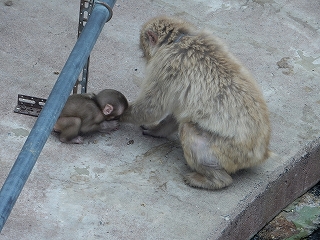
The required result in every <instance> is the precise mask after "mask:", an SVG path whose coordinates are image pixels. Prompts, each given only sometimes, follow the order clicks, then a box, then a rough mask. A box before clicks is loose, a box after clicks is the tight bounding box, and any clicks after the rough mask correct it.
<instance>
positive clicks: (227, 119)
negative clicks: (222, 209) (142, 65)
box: [120, 17, 270, 189]
mask: <svg viewBox="0 0 320 240" xmlns="http://www.w3.org/2000/svg"><path fill="white" fill-rule="evenodd" d="M140 47H141V49H142V51H143V53H144V57H145V60H146V63H147V66H146V76H145V79H144V81H143V83H142V86H141V92H140V95H139V96H138V98H137V99H136V100H135V101H134V102H133V103H131V104H129V108H128V109H127V110H126V111H125V113H124V114H123V115H122V116H121V117H120V119H121V121H125V122H131V123H134V124H139V125H143V129H144V130H143V133H144V134H147V135H151V136H155V137H165V136H167V135H169V134H171V133H172V132H173V131H174V130H178V131H179V138H180V141H181V145H182V148H183V151H184V156H185V159H186V161H187V163H188V165H189V167H190V168H191V169H192V170H193V172H191V173H188V174H186V175H185V176H184V180H185V182H186V183H187V184H189V185H190V186H193V187H199V188H205V189H220V188H223V187H226V186H228V185H230V184H231V183H232V178H231V176H230V174H231V173H234V172H236V171H237V170H239V169H243V168H248V167H251V166H254V165H256V164H259V163H261V162H263V161H265V160H266V159H267V158H268V157H269V155H270V151H269V149H268V146H269V140H270V122H269V112H268V109H267V105H266V103H265V101H264V98H263V95H262V93H261V91H260V90H259V87H258V85H257V83H256V81H255V80H254V79H253V77H252V76H251V75H250V73H249V72H248V71H247V70H246V68H245V67H243V66H242V64H241V63H240V62H239V61H238V60H237V59H236V58H235V57H234V56H233V55H232V54H231V53H230V52H229V51H228V50H227V48H226V47H225V46H224V44H223V43H222V42H221V41H220V40H219V39H218V38H216V37H214V36H213V35H212V34H211V33H210V32H208V31H204V30H197V29H195V27H193V26H192V25H191V24H190V23H186V22H184V21H182V20H179V19H174V18H169V17H157V18H154V19H151V20H150V21H148V22H146V23H145V24H144V25H143V27H142V30H141V32H140ZM155 123H157V124H156V125H155Z"/></svg>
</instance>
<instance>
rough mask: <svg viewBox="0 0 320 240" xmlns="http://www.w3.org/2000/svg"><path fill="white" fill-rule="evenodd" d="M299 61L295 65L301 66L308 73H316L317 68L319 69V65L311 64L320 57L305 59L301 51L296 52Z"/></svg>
mask: <svg viewBox="0 0 320 240" xmlns="http://www.w3.org/2000/svg"><path fill="white" fill-rule="evenodd" d="M297 53H298V55H299V57H300V60H298V61H297V62H296V63H297V64H299V65H300V66H302V67H303V68H305V69H307V70H309V71H313V72H314V71H318V69H317V68H320V64H317V63H313V62H315V61H316V60H318V59H320V56H318V57H307V56H306V55H304V53H303V52H302V51H301V50H298V51H297Z"/></svg>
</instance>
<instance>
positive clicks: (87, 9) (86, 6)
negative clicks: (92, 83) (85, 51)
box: [72, 0, 94, 94]
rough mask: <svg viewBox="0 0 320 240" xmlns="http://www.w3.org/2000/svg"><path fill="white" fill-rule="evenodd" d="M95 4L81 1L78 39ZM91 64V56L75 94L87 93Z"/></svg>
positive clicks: (91, 1) (76, 86) (89, 1)
mask: <svg viewBox="0 0 320 240" xmlns="http://www.w3.org/2000/svg"><path fill="white" fill-rule="evenodd" d="M93 3H94V0H80V11H79V25H78V38H79V36H80V34H81V32H82V30H83V28H84V26H85V25H86V23H87V22H88V19H89V17H90V15H91V12H92V8H93ZM89 62H90V55H89V57H88V60H87V62H86V64H85V65H84V67H83V69H82V74H81V77H80V76H79V78H78V79H77V81H76V83H75V84H74V87H73V91H72V92H73V94H77V93H86V92H87V85H88V77H89ZM78 87H81V89H80V92H78Z"/></svg>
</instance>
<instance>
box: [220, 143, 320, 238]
mask: <svg viewBox="0 0 320 240" xmlns="http://www.w3.org/2000/svg"><path fill="white" fill-rule="evenodd" d="M319 157H320V138H318V139H316V140H314V141H312V142H310V143H309V144H307V145H306V146H305V147H304V148H303V149H302V150H300V151H299V152H298V153H297V154H296V155H295V156H294V157H292V158H291V160H290V161H289V164H288V165H287V166H285V167H284V170H283V172H282V173H280V174H279V175H278V177H277V178H276V179H275V180H273V181H271V182H270V183H269V184H268V185H267V186H266V188H265V191H263V192H262V193H261V194H259V195H258V196H257V197H255V198H254V199H253V200H252V201H251V202H250V203H248V204H247V206H246V207H245V209H244V210H243V211H242V212H240V213H239V214H237V216H236V217H235V218H234V220H232V221H231V222H230V223H229V225H228V226H227V227H226V228H225V229H224V230H223V231H222V232H221V234H220V236H219V237H218V238H217V239H218V240H226V239H239V240H240V239H250V238H252V237H253V236H254V235H255V234H256V233H257V232H258V231H259V230H261V229H262V228H263V227H264V226H265V225H266V224H267V223H268V222H269V221H271V220H272V219H273V218H274V217H275V216H276V215H277V214H278V213H279V212H280V211H281V210H282V209H283V208H285V207H286V206H287V205H289V204H290V203H292V202H293V201H294V200H295V199H297V198H298V197H300V196H301V195H302V194H304V193H305V192H307V191H308V190H309V189H310V188H311V187H313V186H314V185H315V184H317V183H318V182H319V180H320V171H319V170H320V160H319Z"/></svg>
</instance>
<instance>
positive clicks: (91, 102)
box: [53, 89, 128, 143]
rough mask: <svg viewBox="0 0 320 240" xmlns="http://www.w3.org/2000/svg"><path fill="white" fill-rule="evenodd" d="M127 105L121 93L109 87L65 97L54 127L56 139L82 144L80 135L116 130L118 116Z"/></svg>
mask: <svg viewBox="0 0 320 240" xmlns="http://www.w3.org/2000/svg"><path fill="white" fill-rule="evenodd" d="M127 108H128V101H127V99H126V98H125V96H124V95H123V94H122V93H120V92H118V91H116V90H113V89H105V90H103V91H101V92H99V93H98V94H97V95H96V94H94V93H84V94H73V95H71V96H69V98H68V100H67V102H66V104H65V106H64V108H63V110H62V112H61V114H60V116H59V118H58V120H57V122H56V124H55V126H54V128H53V129H54V131H56V132H60V141H61V142H65V143H83V138H82V137H81V135H84V134H87V133H91V132H97V131H99V132H111V131H112V130H115V129H117V127H118V121H117V119H118V118H119V116H120V115H121V114H122V113H123V112H124V110H125V109H127Z"/></svg>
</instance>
